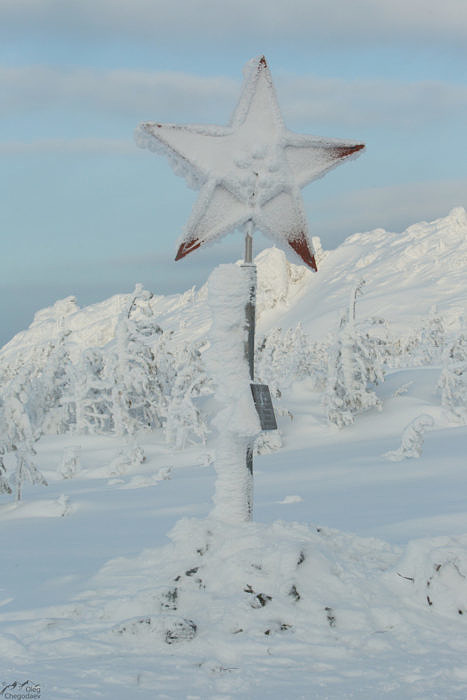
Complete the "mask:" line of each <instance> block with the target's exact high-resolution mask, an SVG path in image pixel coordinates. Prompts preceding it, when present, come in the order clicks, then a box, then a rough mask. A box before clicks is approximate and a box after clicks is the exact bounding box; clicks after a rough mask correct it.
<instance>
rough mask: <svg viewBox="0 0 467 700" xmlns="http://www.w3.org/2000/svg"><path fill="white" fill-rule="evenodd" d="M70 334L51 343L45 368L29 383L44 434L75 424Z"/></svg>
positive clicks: (58, 431)
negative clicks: (68, 341)
mask: <svg viewBox="0 0 467 700" xmlns="http://www.w3.org/2000/svg"><path fill="white" fill-rule="evenodd" d="M69 336H70V331H64V332H62V333H61V334H60V335H59V337H58V339H57V340H56V341H54V342H52V343H51V344H50V351H49V354H48V356H47V359H46V361H45V364H44V367H43V369H42V371H41V373H40V374H39V376H38V378H37V379H36V381H35V382H34V385H33V386H32V389H33V391H34V392H35V394H36V397H37V399H38V401H39V403H40V405H39V406H38V411H37V412H38V414H39V415H40V427H41V432H43V433H54V434H57V435H59V434H62V433H66V432H68V431H69V430H71V429H72V428H73V427H74V425H75V423H76V399H75V395H74V388H75V383H76V373H75V369H74V367H73V364H72V362H71V358H70V353H69V350H68V347H67V340H68V338H69Z"/></svg>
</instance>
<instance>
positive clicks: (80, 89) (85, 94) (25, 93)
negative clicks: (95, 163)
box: [0, 66, 238, 119]
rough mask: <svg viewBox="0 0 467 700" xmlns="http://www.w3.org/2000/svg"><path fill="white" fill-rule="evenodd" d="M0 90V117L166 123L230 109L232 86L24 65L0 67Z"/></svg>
mask: <svg viewBox="0 0 467 700" xmlns="http://www.w3.org/2000/svg"><path fill="white" fill-rule="evenodd" d="M0 92H1V93H2V96H3V99H2V102H3V104H2V113H3V115H8V114H14V113H15V112H18V111H26V110H46V109H47V110H50V109H54V108H56V107H61V108H63V107H64V108H69V109H79V110H91V111H93V112H106V113H111V114H113V115H116V114H119V115H122V114H123V115H136V114H137V115H139V117H140V118H146V119H150V118H151V117H153V118H156V117H157V118H158V119H170V118H175V115H177V114H178V115H180V114H182V115H183V114H184V113H187V114H188V113H190V114H191V115H194V116H196V115H197V114H198V115H199V114H200V113H206V114H208V113H209V111H210V110H211V111H213V112H214V113H219V111H220V110H222V106H223V105H225V106H226V107H227V105H228V106H229V109H230V105H231V104H232V103H235V99H236V94H237V92H238V83H236V82H235V81H233V80H231V79H229V78H224V77H200V76H196V75H186V74H184V73H177V72H155V73H150V72H143V71H131V70H108V71H104V70H93V69H74V70H72V69H58V68H48V67H43V66H27V67H21V68H2V69H0ZM228 111H229V110H227V112H228ZM191 118H193V116H192V117H191Z"/></svg>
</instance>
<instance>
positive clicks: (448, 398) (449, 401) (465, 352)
mask: <svg viewBox="0 0 467 700" xmlns="http://www.w3.org/2000/svg"><path fill="white" fill-rule="evenodd" d="M438 387H439V389H440V391H441V404H442V405H443V406H445V407H446V408H447V409H448V410H449V412H450V413H451V415H453V416H454V417H455V418H456V420H458V421H459V422H461V423H467V338H466V336H465V335H464V334H461V335H459V336H458V337H457V338H456V339H455V340H454V341H453V342H452V344H451V345H450V347H449V348H448V349H447V351H446V353H445V358H444V365H443V369H442V371H441V376H440V379H439V383H438Z"/></svg>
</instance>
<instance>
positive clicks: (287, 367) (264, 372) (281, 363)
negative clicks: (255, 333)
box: [255, 323, 326, 397]
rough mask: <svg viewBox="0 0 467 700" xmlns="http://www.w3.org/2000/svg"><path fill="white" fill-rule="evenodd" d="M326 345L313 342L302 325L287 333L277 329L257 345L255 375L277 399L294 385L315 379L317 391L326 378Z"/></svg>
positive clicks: (288, 330) (290, 329)
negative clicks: (305, 379)
mask: <svg viewBox="0 0 467 700" xmlns="http://www.w3.org/2000/svg"><path fill="white" fill-rule="evenodd" d="M325 357H326V351H325V344H323V343H313V342H311V340H310V338H309V337H308V335H307V334H306V333H305V331H304V330H303V328H302V325H301V324H300V323H298V324H297V326H296V327H295V328H289V329H287V330H286V331H285V333H284V332H283V331H282V330H281V329H280V328H275V329H273V330H272V331H270V333H268V334H267V335H266V336H265V337H264V338H263V339H262V340H260V342H259V343H258V346H257V349H256V356H255V374H256V378H257V380H258V381H260V382H263V383H264V384H267V385H268V386H269V390H270V391H271V394H272V395H273V396H275V397H279V396H280V395H281V391H282V390H283V389H285V388H286V387H288V386H290V384H292V382H294V381H299V380H301V379H304V378H306V377H307V378H309V377H311V378H313V384H314V387H315V389H316V390H319V389H320V388H321V387H322V384H323V379H324V375H325V367H326V364H325V361H324V360H325Z"/></svg>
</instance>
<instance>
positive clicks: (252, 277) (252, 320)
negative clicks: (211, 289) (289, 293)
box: [242, 219, 256, 519]
mask: <svg viewBox="0 0 467 700" xmlns="http://www.w3.org/2000/svg"><path fill="white" fill-rule="evenodd" d="M242 269H243V270H244V273H245V274H246V275H247V276H248V282H249V284H248V289H249V297H248V300H247V303H246V305H245V334H246V340H245V359H246V360H247V362H248V369H249V372H250V379H251V381H252V382H253V381H254V379H255V324H256V265H255V264H254V263H253V221H252V220H251V219H250V220H249V221H248V223H247V225H246V231H245V256H244V260H243V265H242ZM245 460H246V468H247V470H248V472H249V474H250V475H251V488H250V490H249V492H248V496H249V500H250V502H249V503H248V512H249V513H250V519H251V518H252V517H253V441H250V442H249V443H248V445H247V447H246V456H245Z"/></svg>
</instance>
